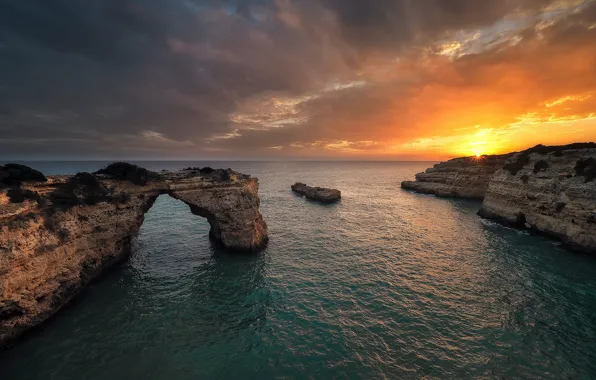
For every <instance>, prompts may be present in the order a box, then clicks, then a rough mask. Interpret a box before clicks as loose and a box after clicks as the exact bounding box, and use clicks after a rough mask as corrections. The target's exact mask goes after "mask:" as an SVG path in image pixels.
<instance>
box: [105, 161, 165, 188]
mask: <svg viewBox="0 0 596 380" xmlns="http://www.w3.org/2000/svg"><path fill="white" fill-rule="evenodd" d="M94 174H102V175H105V176H107V177H108V178H112V179H117V180H122V181H130V182H132V183H134V184H135V185H138V186H145V185H146V184H147V182H148V181H150V180H158V179H160V178H161V176H160V175H159V174H158V173H155V172H152V171H149V170H147V169H145V168H142V167H140V166H137V165H133V164H129V163H127V162H114V163H113V164H110V165H108V166H106V167H105V168H103V169H100V170H98V171H96V172H95V173H94Z"/></svg>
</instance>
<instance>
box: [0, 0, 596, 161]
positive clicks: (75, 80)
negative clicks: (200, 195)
mask: <svg viewBox="0 0 596 380" xmlns="http://www.w3.org/2000/svg"><path fill="white" fill-rule="evenodd" d="M595 43H596V3H595V2H594V1H591V0H584V1H581V0H566V1H565V0H564V1H561V0H559V1H553V0H521V1H519V0H516V1H514V0H504V1H499V2H497V1H495V2H480V1H476V0H446V1H445V0H420V1H415V2H414V1H410V0H394V1H390V0H375V1H369V0H342V1H339V0H301V1H298V0H276V1H267V0H250V1H249V0H242V1H240V0H237V1H232V0H229V1H224V0H211V1H199V0H194V1H192V0H146V1H138V0H91V1H86V2H73V1H69V0H55V1H52V2H48V1H43V0H31V1H27V2H23V1H20V0H6V1H3V2H2V4H0V70H1V72H2V73H3V75H2V76H0V156H1V157H2V158H4V159H9V158H38V157H43V158H45V157H48V158H49V157H56V158H69V157H73V158H74V157H76V158H79V157H80V158H275V157H284V158H324V157H350V158H352V157H363V158H392V159H420V158H442V157H446V156H451V155H455V154H472V153H474V152H475V151H478V152H481V153H493V152H500V151H506V150H511V149H519V148H523V147H524V146H527V145H532V144H534V143H537V142H547V143H566V142H570V141H574V140H596V72H595V70H594V69H593V68H594V67H596V51H595V50H594V49H593V46H594V44H595Z"/></svg>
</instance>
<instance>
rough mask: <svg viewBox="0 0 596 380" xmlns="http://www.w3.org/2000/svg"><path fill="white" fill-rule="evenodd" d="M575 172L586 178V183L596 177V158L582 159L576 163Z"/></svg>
mask: <svg viewBox="0 0 596 380" xmlns="http://www.w3.org/2000/svg"><path fill="white" fill-rule="evenodd" d="M575 173H576V174H577V175H579V176H582V177H585V178H586V183H588V182H591V181H593V180H594V179H595V178H596V160H595V159H593V158H591V157H590V158H587V159H581V160H579V161H577V163H576V164H575Z"/></svg>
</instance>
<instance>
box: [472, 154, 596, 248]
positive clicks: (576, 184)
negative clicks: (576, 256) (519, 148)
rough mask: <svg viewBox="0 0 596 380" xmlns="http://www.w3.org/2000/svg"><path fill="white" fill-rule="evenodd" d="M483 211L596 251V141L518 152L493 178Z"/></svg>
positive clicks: (485, 215)
mask: <svg viewBox="0 0 596 380" xmlns="http://www.w3.org/2000/svg"><path fill="white" fill-rule="evenodd" d="M479 215H481V216H483V217H486V218H491V219H495V220H498V221H500V222H502V223H505V224H508V225H512V226H515V227H518V228H527V229H532V230H536V231H539V232H542V233H545V234H548V235H551V236H553V237H556V238H559V239H561V240H562V241H564V242H566V243H568V244H570V245H571V246H573V247H576V248H579V249H581V250H585V251H589V252H593V253H596V144H573V145H570V146H562V147H544V146H538V147H534V148H532V149H529V150H527V151H524V152H520V153H517V154H516V155H515V156H513V157H512V158H511V159H510V160H509V161H507V163H506V164H505V166H504V167H503V168H502V169H500V170H498V171H497V172H496V173H495V174H494V175H493V177H492V178H491V181H490V184H489V187H488V191H487V194H486V197H485V199H484V202H483V204H482V208H481V209H480V211H479Z"/></svg>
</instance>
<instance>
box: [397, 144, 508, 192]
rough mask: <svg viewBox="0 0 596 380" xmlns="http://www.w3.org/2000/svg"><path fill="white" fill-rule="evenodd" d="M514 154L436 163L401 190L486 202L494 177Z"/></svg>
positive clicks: (464, 158) (405, 184) (404, 184)
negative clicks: (489, 186) (487, 190)
mask: <svg viewBox="0 0 596 380" xmlns="http://www.w3.org/2000/svg"><path fill="white" fill-rule="evenodd" d="M509 157H511V155H510V154H509V155H497V156H481V157H462V158H455V159H452V160H449V161H446V162H441V163H439V164H436V165H435V166H434V167H432V168H430V169H427V170H426V171H425V172H424V173H418V174H416V181H404V182H402V183H401V187H402V188H404V189H407V190H413V191H416V192H418V193H423V194H433V195H436V196H439V197H456V198H470V199H483V198H484V196H485V194H486V189H487V188H488V183H489V181H490V178H491V176H492V175H493V174H494V173H495V172H496V171H497V170H498V169H500V168H501V167H503V164H504V163H505V161H506V160H507V158H509Z"/></svg>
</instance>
